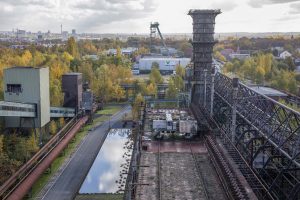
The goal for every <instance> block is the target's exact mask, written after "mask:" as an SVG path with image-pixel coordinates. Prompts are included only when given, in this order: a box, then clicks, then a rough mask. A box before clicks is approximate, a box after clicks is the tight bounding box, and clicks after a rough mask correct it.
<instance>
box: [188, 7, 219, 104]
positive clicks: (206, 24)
mask: <svg viewBox="0 0 300 200" xmlns="http://www.w3.org/2000/svg"><path fill="white" fill-rule="evenodd" d="M220 13H221V11H220V10H190V11H189V13H188V14H189V15H190V16H191V17H192V18H193V63H194V68H193V82H192V83H193V89H192V101H193V102H197V103H199V104H200V105H202V106H203V107H206V108H207V109H209V108H210V102H211V89H212V88H211V85H212V73H214V70H213V67H212V53H213V47H214V45H215V43H216V41H215V39H214V33H215V32H214V30H215V18H216V16H217V15H218V14H220Z"/></svg>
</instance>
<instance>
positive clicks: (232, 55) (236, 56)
mask: <svg viewBox="0 0 300 200" xmlns="http://www.w3.org/2000/svg"><path fill="white" fill-rule="evenodd" d="M229 57H230V58H231V59H234V58H237V59H239V60H245V59H247V58H250V54H246V53H245V54H242V53H232V54H229Z"/></svg>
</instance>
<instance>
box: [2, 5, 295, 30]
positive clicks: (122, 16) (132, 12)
mask: <svg viewBox="0 0 300 200" xmlns="http://www.w3.org/2000/svg"><path fill="white" fill-rule="evenodd" d="M297 1H299V2H300V0H211V1H199V0H188V1H187V0H14V1H13V0H0V21H1V23H0V30H11V29H12V28H21V29H25V30H30V31H39V30H41V31H47V30H49V29H50V30H51V31H52V32H59V31H60V24H63V29H64V30H69V31H70V30H71V29H73V28H75V29H77V32H79V33H80V32H97V33H111V32H112V33H148V31H149V24H150V22H151V21H152V22H153V21H158V22H159V23H160V28H161V30H162V32H163V33H174V32H175V33H189V32H192V20H191V18H190V16H187V12H188V10H189V9H207V8H209V9H217V8H220V9H221V10H222V14H221V15H219V16H217V18H216V23H217V24H216V32H239V31H244V32H262V31H270V32H271V31H275V30H276V31H292V30H294V31H295V29H296V28H297V27H295V26H294V24H295V23H298V24H299V23H300V19H299V18H294V19H293V20H287V21H285V22H286V24H284V25H283V24H281V23H280V24H278V25H277V24H276V22H278V21H279V20H278V19H288V18H290V16H293V15H295V14H298V12H299V11H300V5H299V4H297V3H295V2H297ZM293 2H294V3H293ZM283 22H284V20H282V23H283ZM296 31H297V30H296ZM298 31H299V30H298Z"/></svg>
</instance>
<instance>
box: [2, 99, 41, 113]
mask: <svg viewBox="0 0 300 200" xmlns="http://www.w3.org/2000/svg"><path fill="white" fill-rule="evenodd" d="M0 116H1V117H36V106H35V104H28V103H15V102H7V101H0Z"/></svg>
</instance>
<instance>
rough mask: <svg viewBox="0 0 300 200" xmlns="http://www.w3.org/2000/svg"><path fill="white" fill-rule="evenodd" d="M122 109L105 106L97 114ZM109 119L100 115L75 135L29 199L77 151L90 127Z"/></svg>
mask: <svg viewBox="0 0 300 200" xmlns="http://www.w3.org/2000/svg"><path fill="white" fill-rule="evenodd" d="M121 109H122V107H121V106H118V105H116V106H105V107H104V109H103V110H101V111H98V112H101V113H98V112H97V114H103V113H105V114H109V115H112V114H115V113H116V112H118V111H120V110H121ZM108 119H109V116H100V117H97V118H96V119H94V121H93V123H92V124H88V125H86V126H84V127H83V128H82V130H81V131H80V132H78V133H77V134H76V135H75V137H74V138H73V139H72V141H71V142H70V143H69V144H68V146H67V148H65V149H64V151H63V153H62V155H61V156H59V157H57V158H56V159H55V160H54V161H53V163H52V164H51V170H48V171H47V172H45V173H44V174H43V175H42V176H41V177H40V178H39V179H38V180H37V182H36V183H35V184H34V185H33V187H32V190H31V197H29V198H28V199H35V197H36V196H37V195H38V194H39V192H40V191H41V190H42V188H43V187H45V185H46V184H47V183H48V181H49V180H50V178H51V177H52V176H53V175H54V174H55V173H56V172H57V171H58V169H59V168H60V166H61V165H62V164H63V163H64V161H65V159H66V158H68V157H69V156H70V155H71V154H72V153H73V152H75V150H76V147H77V146H78V145H79V143H80V142H81V141H82V139H83V138H84V137H85V136H86V134H87V132H88V130H89V129H91V128H92V127H94V126H98V125H100V124H102V123H103V122H105V121H107V120H108Z"/></svg>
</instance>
